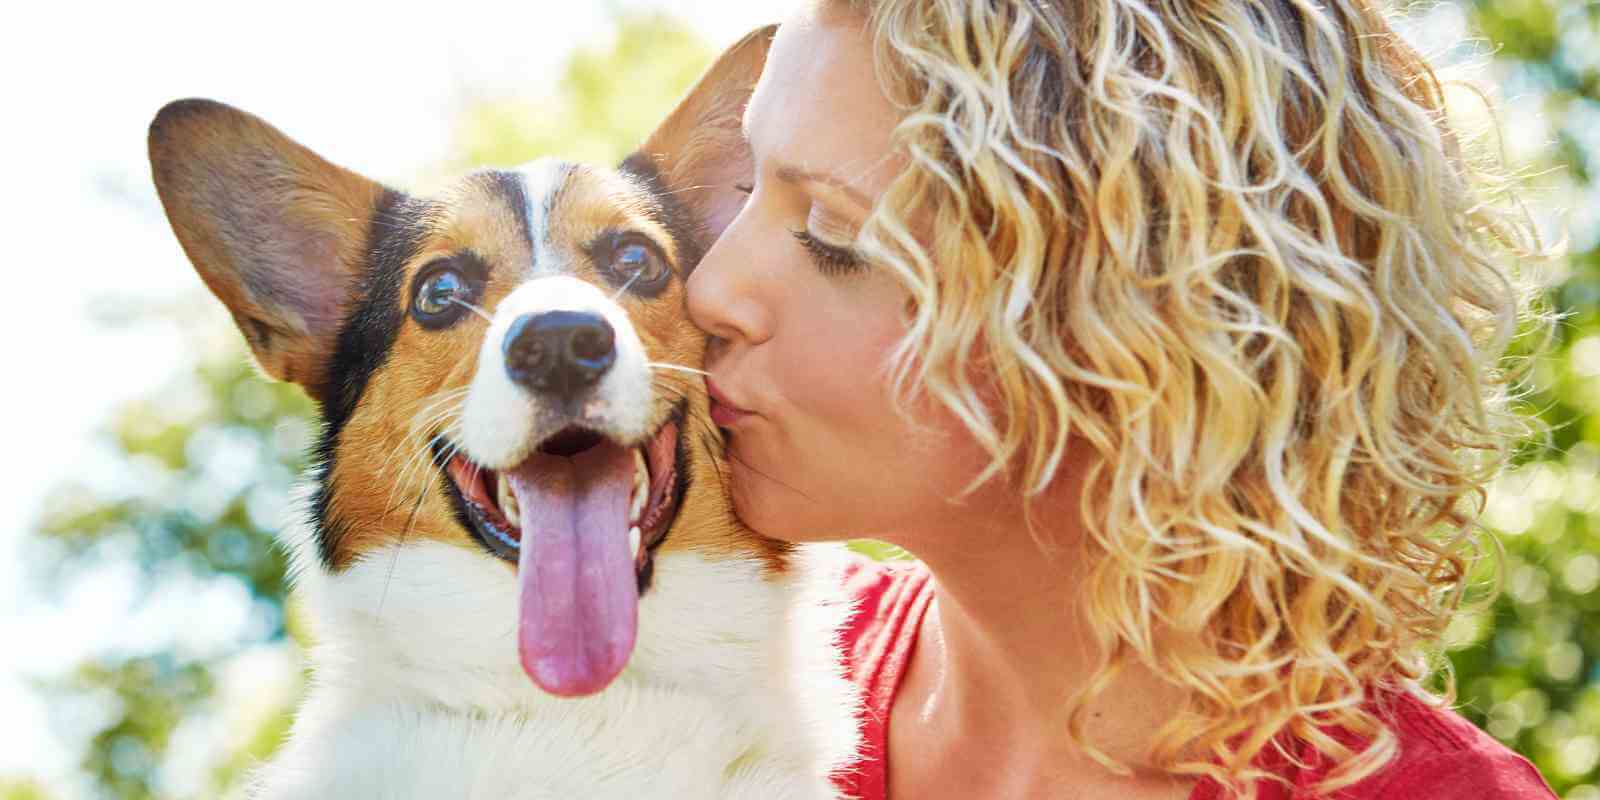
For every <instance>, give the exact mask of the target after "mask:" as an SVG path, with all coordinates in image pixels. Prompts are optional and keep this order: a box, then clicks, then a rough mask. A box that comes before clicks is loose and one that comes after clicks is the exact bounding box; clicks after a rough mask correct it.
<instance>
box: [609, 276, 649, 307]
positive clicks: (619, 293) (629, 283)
mask: <svg viewBox="0 0 1600 800" xmlns="http://www.w3.org/2000/svg"><path fill="white" fill-rule="evenodd" d="M643 274H644V273H643V272H642V271H641V272H635V273H633V277H631V278H629V279H628V280H627V281H626V282H624V283H623V284H622V288H621V289H618V290H617V293H616V294H614V295H611V302H613V303H615V302H617V298H619V297H621V296H622V293H623V292H626V291H628V287H629V286H632V285H633V282H634V281H636V280H639V276H640V275H643Z"/></svg>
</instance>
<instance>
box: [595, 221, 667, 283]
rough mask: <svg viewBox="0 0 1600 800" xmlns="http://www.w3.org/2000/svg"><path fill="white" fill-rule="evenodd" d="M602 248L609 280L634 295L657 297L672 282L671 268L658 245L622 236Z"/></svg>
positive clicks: (637, 236) (603, 262) (634, 236)
mask: <svg viewBox="0 0 1600 800" xmlns="http://www.w3.org/2000/svg"><path fill="white" fill-rule="evenodd" d="M609 245H610V246H609V247H605V248H603V249H602V252H603V253H604V256H605V257H603V258H602V259H601V261H602V266H603V267H604V268H605V270H606V271H607V272H609V273H610V276H609V277H610V279H611V281H612V282H613V283H615V284H616V285H617V286H619V287H625V288H626V289H627V290H628V291H630V292H632V293H633V294H636V295H640V296H643V297H654V296H656V295H657V294H659V293H660V292H661V290H662V289H664V288H666V285H667V282H668V281H670V280H671V279H672V268H671V267H670V266H668V265H667V260H666V258H664V257H663V256H662V255H661V251H659V250H657V249H656V247H655V245H654V244H652V243H650V242H649V240H646V239H644V238H642V237H641V236H639V235H638V234H623V235H621V236H618V237H616V238H615V239H613V240H612V241H611V242H609Z"/></svg>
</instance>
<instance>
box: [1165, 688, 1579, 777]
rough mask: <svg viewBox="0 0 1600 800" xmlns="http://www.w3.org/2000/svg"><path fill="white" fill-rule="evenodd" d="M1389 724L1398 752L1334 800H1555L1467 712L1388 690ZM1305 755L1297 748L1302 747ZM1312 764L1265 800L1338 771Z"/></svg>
mask: <svg viewBox="0 0 1600 800" xmlns="http://www.w3.org/2000/svg"><path fill="white" fill-rule="evenodd" d="M1369 703H1370V707H1371V708H1373V709H1374V710H1375V711H1377V712H1378V713H1379V715H1380V716H1381V717H1382V718H1383V719H1385V720H1386V721H1387V722H1388V724H1389V727H1390V730H1391V731H1393V733H1394V735H1395V738H1396V739H1397V740H1398V744H1399V753H1398V754H1397V755H1396V756H1395V758H1394V760H1392V761H1390V762H1389V763H1388V765H1386V766H1385V767H1384V768H1383V769H1381V770H1379V771H1378V772H1377V773H1376V774H1374V775H1372V776H1371V777H1369V778H1367V779H1365V780H1363V781H1361V782H1359V783H1357V784H1355V785H1353V786H1350V787H1347V788H1345V789H1343V790H1341V791H1339V792H1337V793H1335V794H1334V795H1333V797H1335V798H1338V800H1369V799H1370V800H1377V798H1395V797H1404V798H1408V800H1447V798H1448V799H1449V800H1455V798H1463V797H1470V798H1473V800H1555V798H1556V794H1555V792H1553V791H1551V789H1550V787H1549V785H1548V784H1546V783H1545V782H1544V779H1543V778H1542V777H1540V776H1539V771H1538V770H1537V769H1535V768H1534V766H1533V764H1531V763H1529V761H1528V760H1527V759H1526V758H1523V757H1522V756H1520V755H1518V754H1517V753H1515V752H1513V751H1512V750H1511V749H1510V748H1508V747H1506V746H1505V745H1503V744H1501V743H1500V742H1499V741H1497V740H1496V739H1494V737H1491V736H1489V735H1488V734H1487V733H1484V732H1483V731H1482V730H1479V729H1478V728H1477V726H1475V725H1473V724H1472V723H1471V722H1469V721H1468V720H1467V719H1466V718H1464V717H1462V716H1461V715H1460V714H1458V713H1456V712H1455V711H1452V710H1451V709H1449V708H1446V707H1444V706H1443V705H1440V704H1438V703H1436V702H1434V701H1432V700H1430V699H1425V698H1423V697H1420V696H1418V695H1416V694H1413V693H1411V692H1409V691H1401V690H1381V691H1379V692H1377V693H1376V694H1375V695H1374V697H1373V698H1372V699H1371V700H1370V701H1369ZM1328 733H1329V734H1330V735H1331V736H1333V737H1334V738H1336V739H1339V740H1341V742H1342V743H1343V744H1345V745H1346V746H1351V747H1359V746H1360V745H1361V742H1360V740H1359V739H1357V738H1355V737H1352V736H1349V735H1348V734H1347V733H1346V732H1344V731H1342V730H1332V731H1328ZM1297 749H1298V748H1297ZM1296 755H1297V758H1296V759H1295V761H1298V762H1299V763H1301V764H1304V765H1306V766H1304V767H1301V768H1287V769H1285V768H1284V767H1286V766H1287V764H1277V765H1276V767H1277V768H1276V769H1274V768H1273V767H1271V766H1269V767H1268V769H1269V771H1272V772H1274V773H1275V774H1277V775H1279V776H1280V777H1282V778H1284V779H1285V780H1286V783H1287V785H1282V784H1274V785H1263V792H1262V797H1263V798H1266V800H1302V798H1311V797H1316V796H1318V795H1316V794H1314V788H1315V787H1316V785H1317V784H1318V783H1319V782H1321V781H1322V779H1323V778H1325V777H1326V776H1327V774H1328V772H1329V770H1330V769H1331V767H1332V765H1331V764H1329V763H1328V762H1327V761H1326V760H1325V759H1324V758H1321V757H1319V756H1318V755H1317V754H1315V753H1313V752H1309V751H1308V750H1302V752H1300V753H1297V754H1296ZM1222 796H1223V795H1222V794H1221V792H1220V790H1219V789H1218V788H1217V787H1216V785H1215V784H1209V785H1206V786H1203V787H1202V788H1201V789H1200V790H1197V791H1196V792H1195V793H1194V794H1193V795H1192V800H1212V798H1220V797H1222Z"/></svg>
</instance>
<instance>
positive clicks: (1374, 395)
mask: <svg viewBox="0 0 1600 800" xmlns="http://www.w3.org/2000/svg"><path fill="white" fill-rule="evenodd" d="M836 2H843V3H844V4H845V5H848V6H850V7H852V8H854V9H855V10H857V11H859V12H861V13H863V14H865V15H866V20H867V25H868V26H869V30H870V31H871V32H872V34H873V39H874V41H875V42H876V47H877V53H876V61H877V67H878V72H879V75H878V79H879V80H880V82H881V83H882V84H883V85H884V87H885V90H886V91H887V92H888V94H889V97H890V99H891V101H893V102H894V103H896V104H898V105H899V106H900V108H901V110H902V113H903V117H902V120H901V122H900V124H899V126H898V128H897V129H896V133H895V135H896V143H897V145H898V147H900V148H901V149H902V150H903V151H904V153H905V155H906V156H908V163H909V166H908V167H907V168H906V169H905V171H904V172H903V173H902V174H901V175H900V176H899V177H898V178H897V179H896V180H895V181H894V182H893V184H892V185H891V187H890V188H889V190H888V191H887V193H886V194H885V195H884V197H883V199H882V200H881V201H880V203H879V205H878V208H877V209H876V210H875V212H874V214H873V216H872V217H871V219H870V220H869V222H868V224H867V225H866V226H865V228H864V229H863V231H862V233H861V234H860V236H859V238H858V242H857V244H858V246H859V247H860V248H861V249H862V250H863V251H864V252H865V253H866V254H867V255H868V257H869V258H870V259H871V260H873V261H874V262H876V263H878V264H880V265H883V266H884V267H885V268H887V269H889V270H891V271H892V272H893V273H894V274H896V275H897V276H898V277H899V279H900V280H902V281H903V282H904V284H905V285H906V286H907V287H908V289H909V291H910V294H911V297H912V304H911V311H910V315H911V316H910V329H909V333H908V335H907V336H906V338H905V339H904V341H903V344H902V346H901V348H900V349H899V350H898V351H897V355H898V358H897V359H896V360H895V365H896V373H895V375H896V378H897V385H898V386H900V387H901V389H902V390H905V389H907V388H908V387H917V388H919V389H923V390H926V391H928V392H929V393H931V394H932V396H934V397H936V398H937V399H939V400H940V401H941V402H942V403H943V404H944V405H946V406H948V407H949V408H950V409H952V410H953V411H954V412H955V413H956V414H957V415H959V416H960V418H961V419H962V420H963V421H964V422H965V424H966V426H967V427H968V428H969V429H970V430H971V431H972V433H973V434H974V435H975V436H976V437H977V438H978V440H979V441H980V442H981V443H982V444H983V445H984V446H986V447H987V449H988V451H989V452H990V454H991V455H992V462H991V464H990V467H989V469H988V470H987V471H986V472H984V473H983V475H982V476H981V477H980V479H979V482H982V481H984V480H988V479H992V478H995V477H997V476H1004V477H1005V478H1006V479H1008V480H1013V481H1016V482H1018V483H1019V485H1021V486H1023V487H1024V489H1025V491H1026V492H1028V493H1029V494H1033V493H1036V492H1038V491H1039V490H1041V489H1042V488H1043V487H1044V486H1046V485H1048V484H1050V482H1051V481H1052V480H1053V479H1054V478H1055V477H1056V473H1057V468H1058V465H1060V464H1061V462H1062V459H1063V456H1064V454H1065V453H1066V452H1067V450H1068V448H1069V447H1075V446H1080V444H1081V445H1087V446H1088V447H1090V448H1092V451H1093V454H1094V455H1095V458H1094V459H1093V461H1094V466H1093V468H1092V470H1091V472H1090V474H1089V477H1088V479H1087V482H1086V484H1085V486H1084V491H1083V495H1082V502H1081V508H1082V515H1083V522H1084V524H1085V525H1086V526H1087V529H1088V530H1089V531H1090V537H1089V542H1088V546H1089V547H1090V548H1091V556H1090V563H1091V564H1092V567H1091V572H1090V576H1089V580H1088V581H1087V583H1086V584H1085V585H1084V587H1083V589H1084V592H1085V596H1084V604H1085V607H1086V609H1087V614H1088V619H1089V621H1090V623H1091V625H1092V627H1093V629H1094V631H1095V633H1096V635H1097V637H1098V639H1099V644H1100V645H1101V652H1102V654H1103V660H1102V662H1101V664H1100V669H1099V671H1098V673H1097V675H1096V678H1095V679H1094V680H1093V681H1091V683H1090V685H1089V687H1088V688H1087V689H1086V690H1084V691H1083V692H1081V693H1080V694H1079V695H1077V696H1076V697H1074V698H1071V700H1070V704H1069V711H1070V715H1069V718H1070V720H1071V726H1072V732H1073V735H1074V737H1075V739H1076V740H1077V741H1078V742H1079V743H1080V745H1082V746H1083V747H1084V748H1085V750H1086V752H1088V753H1090V754H1091V755H1094V756H1095V757H1096V758H1098V759H1100V760H1101V761H1102V762H1104V763H1107V764H1108V765H1109V766H1112V767H1113V768H1120V767H1121V765H1118V764H1116V763H1114V762H1113V761H1112V760H1111V759H1110V758H1109V757H1107V756H1105V755H1104V754H1102V753H1100V752H1099V751H1098V750H1096V749H1095V748H1094V746H1093V745H1092V743H1091V742H1090V739H1091V738H1092V736H1090V735H1088V734H1089V732H1088V731H1086V730H1085V719H1084V709H1085V701H1086V700H1087V699H1089V698H1090V697H1093V696H1094V695H1095V694H1096V693H1098V692H1100V691H1102V690H1103V689H1104V687H1105V686H1106V685H1107V684H1108V683H1109V682H1110V680H1111V678H1112V676H1113V675H1114V674H1115V673H1116V671H1117V670H1118V668H1119V667H1120V666H1122V665H1125V664H1128V663H1130V662H1132V661H1138V662H1143V663H1145V664H1147V665H1149V666H1150V667H1152V668H1154V669H1155V670H1157V671H1158V672H1160V673H1161V674H1164V675H1166V676H1167V677H1168V678H1170V680H1172V681H1173V682H1175V683H1176V684H1178V685H1179V686H1181V687H1184V688H1185V689H1186V690H1187V692H1188V697H1189V698H1190V702H1189V704H1188V706H1187V707H1186V708H1184V709H1181V710H1179V711H1178V712H1177V713H1175V715H1174V718H1173V719H1172V721H1171V722H1170V723H1169V724H1167V725H1166V726H1165V727H1164V728H1163V729H1162V731H1161V732H1160V734H1159V735H1158V737H1157V739H1156V742H1155V745H1154V749H1153V751H1152V754H1151V755H1152V757H1153V758H1154V759H1155V761H1156V763H1157V764H1159V765H1160V766H1161V767H1162V768H1164V769H1166V770H1169V771H1171V772H1173V773H1179V774H1191V775H1202V774H1204V775H1211V776H1213V777H1215V778H1217V779H1218V780H1220V781H1222V782H1224V784H1226V785H1230V786H1232V787H1234V789H1235V790H1236V791H1238V792H1240V793H1245V794H1251V793H1253V789H1251V788H1250V787H1251V786H1252V785H1253V784H1254V783H1255V780H1256V779H1257V778H1260V777H1262V776H1264V775H1266V772H1265V771H1264V770H1263V769H1262V768H1261V766H1260V765H1261V762H1260V760H1258V758H1257V757H1258V756H1261V755H1263V754H1264V751H1266V750H1268V749H1269V748H1276V749H1277V750H1279V751H1280V752H1281V753H1283V754H1286V755H1287V754H1290V753H1291V751H1290V750H1288V748H1287V747H1286V746H1285V742H1286V741H1290V740H1292V741H1296V742H1298V743H1299V745H1298V746H1297V747H1298V748H1299V749H1298V750H1297V751H1296V752H1299V753H1300V755H1301V756H1304V755H1306V753H1305V751H1304V747H1305V746H1309V747H1311V748H1313V749H1314V751H1315V753H1316V754H1320V755H1321V756H1323V757H1324V758H1325V759H1327V760H1328V762H1329V763H1332V764H1335V765H1336V766H1335V767H1334V768H1333V769H1332V771H1331V772H1330V773H1328V776H1327V779H1326V781H1325V782H1324V784H1323V785H1322V787H1321V788H1322V790H1324V791H1332V790H1335V789H1337V788H1339V787H1342V786H1347V785H1349V784H1352V783H1354V782H1356V781H1358V780H1360V779H1362V778H1364V777H1366V776H1369V775H1371V774H1373V773H1374V772H1375V771H1377V770H1378V769H1379V768H1381V767H1382V766H1383V765H1384V764H1385V763H1386V762H1387V761H1388V760H1389V759H1390V758H1391V757H1392V756H1393V755H1394V754H1395V752H1396V749H1397V745H1396V739H1395V737H1394V735H1393V733H1392V731H1391V730H1390V729H1389V728H1388V727H1387V725H1386V723H1385V720H1384V717H1383V714H1382V710H1381V709H1380V708H1378V707H1377V706H1375V705H1374V704H1373V703H1372V702H1371V700H1372V699H1373V698H1374V697H1375V695H1374V694H1373V693H1372V690H1373V689H1374V688H1378V687H1388V688H1405V687H1410V686H1414V685H1415V684H1416V682H1418V681H1420V680H1421V679H1423V678H1424V677H1425V676H1426V674H1427V671H1428V659H1427V658H1426V657H1425V656H1424V655H1423V652H1424V646H1425V645H1427V644H1428V643H1430V642H1432V641H1434V640H1436V639H1437V638H1438V637H1439V636H1440V634H1441V633H1442V631H1443V628H1444V626H1445V624H1446V622H1447V621H1448V619H1449V618H1450V616H1451V615H1452V613H1454V612H1455V610H1456V609H1457V608H1458V607H1459V606H1460V604H1461V602H1462V596H1463V591H1464V589H1465V588H1466V586H1467V584H1468V572H1469V569H1470V567H1471V566H1472V564H1473V563H1474V562H1475V561H1476V560H1477V559H1478V558H1480V557H1482V556H1483V555H1484V554H1485V553H1488V554H1493V553H1495V552H1497V551H1495V549H1494V547H1493V543H1492V540H1489V539H1486V538H1485V537H1484V535H1483V534H1482V533H1481V532H1480V531H1479V529H1478V527H1477V525H1476V522H1475V520H1476V518H1477V515H1478V513H1479V511H1480V510H1481V507H1482V501H1483V494H1484V487H1485V484H1486V483H1487V482H1488V481H1489V479H1490V478H1491V477H1492V476H1493V475H1494V474H1495V472H1496V471H1497V470H1498V469H1499V468H1500V466H1501V464H1502V462H1503V461H1504V460H1505V457H1506V454H1507V450H1508V448H1509V447H1511V446H1512V445H1513V444H1514V443H1515V442H1516V441H1517V440H1518V438H1519V437H1521V436H1523V435H1524V434H1525V433H1526V423H1525V422H1524V421H1523V420H1522V419H1521V418H1520V417H1518V416H1517V415H1516V414H1514V413H1512V410H1511V402H1510V401H1511V400H1512V398H1511V392H1512V390H1513V388H1514V385H1515V384H1514V379H1515V377H1516V375H1515V370H1511V369H1508V363H1509V361H1508V359H1507V358H1506V354H1507V351H1508V347H1509V345H1510V344H1511V343H1512V341H1513V339H1514V337H1515V336H1516V335H1517V334H1518V331H1519V329H1521V330H1523V331H1524V332H1526V331H1527V330H1530V329H1531V330H1536V331H1537V330H1545V329H1547V328H1548V320H1547V319H1546V318H1545V317H1544V316H1542V315H1541V313H1539V312H1537V311H1535V310H1534V306H1533V305H1532V304H1531V298H1532V297H1533V293H1532V292H1531V291H1530V290H1529V289H1528V288H1526V287H1525V286H1524V285H1523V283H1522V282H1521V281H1520V280H1519V279H1517V278H1516V277H1515V271H1514V269H1513V267H1512V261H1513V259H1514V258H1516V257H1519V256H1523V255H1531V254H1534V253H1537V252H1538V251H1539V248H1540V245H1539V242H1538V241H1537V238H1536V237H1535V234H1534V230H1533V227H1532V225H1531V223H1530V222H1529V221H1528V218H1527V216H1526V214H1523V213H1517V212H1516V210H1515V206H1514V204H1511V203H1509V202H1508V201H1507V200H1508V197H1509V195H1508V194H1507V193H1505V192H1503V191H1500V190H1499V189H1494V188H1492V187H1493V186H1497V185H1498V186H1501V187H1504V186H1508V185H1509V183H1507V182H1505V181H1501V182H1499V183H1498V184H1494V183H1486V182H1485V179H1486V178H1494V177H1495V176H1496V174H1497V173H1496V172H1494V170H1495V169H1497V168H1496V167H1495V166H1494V164H1493V163H1492V161H1493V160H1492V159H1490V160H1489V161H1484V160H1482V159H1479V158H1477V157H1475V156H1474V157H1470V158H1469V155H1468V154H1467V153H1466V151H1465V148H1464V147H1463V145H1462V142H1461V140H1460V139H1459V138H1458V137H1457V136H1456V134H1455V133H1453V132H1452V130H1451V128H1450V127H1449V125H1448V124H1447V123H1446V120H1445V118H1444V117H1445V115H1444V100H1443V96H1442V93H1443V89H1442V85H1441V82H1440V81H1439V80H1438V79H1437V78H1436V76H1435V74H1434V73H1433V71H1432V70H1431V69H1430V68H1429V66H1428V64H1427V63H1426V62H1425V61H1424V59H1423V58H1421V57H1420V56H1419V55H1418V54H1417V53H1416V52H1414V51H1413V50H1412V49H1411V48H1410V47H1409V46H1408V45H1407V44H1406V43H1405V42H1404V41H1402V40H1401V39H1400V38H1399V37H1398V36H1397V35H1396V34H1395V32H1394V31H1393V30H1392V29H1391V27H1390V25H1389V23H1388V21H1387V20H1386V19H1385V16H1384V14H1383V12H1382V10H1381V9H1379V8H1377V7H1375V5H1374V2H1373V1H1372V0H1318V1H1317V2H1313V1H1312V0H1073V2H1061V0H836ZM1486 168H1487V171H1486ZM1486 187H1491V188H1486ZM980 384H981V385H980ZM996 396H998V398H999V399H998V402H996V401H995V400H994V398H995V397H996ZM1447 694H1448V692H1447ZM1341 730H1342V731H1343V732H1344V733H1346V734H1349V735H1334V733H1333V732H1334V731H1341ZM1352 742H1354V744H1352ZM1291 757H1293V756H1292V755H1291Z"/></svg>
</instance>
